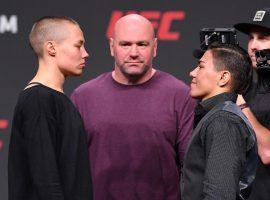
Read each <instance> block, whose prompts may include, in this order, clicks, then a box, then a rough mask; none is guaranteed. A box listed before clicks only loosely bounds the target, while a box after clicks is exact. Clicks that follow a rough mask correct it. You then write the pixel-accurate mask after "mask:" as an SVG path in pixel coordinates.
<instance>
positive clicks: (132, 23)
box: [113, 14, 155, 38]
mask: <svg viewBox="0 0 270 200" xmlns="http://www.w3.org/2000/svg"><path fill="white" fill-rule="evenodd" d="M125 27H129V28H130V29H131V28H133V29H134V31H136V30H138V29H144V30H145V31H146V32H148V34H151V35H152V38H155V32H154V28H153V25H152V23H151V22H150V21H149V20H148V19H146V18H145V17H143V16H141V15H138V14H129V15H125V16H124V17H121V18H120V19H119V20H118V21H117V22H116V23H115V26H114V32H113V38H116V37H117V36H118V34H119V31H122V30H124V28H125Z"/></svg>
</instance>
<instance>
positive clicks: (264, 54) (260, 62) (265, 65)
mask: <svg viewBox="0 0 270 200" xmlns="http://www.w3.org/2000/svg"><path fill="white" fill-rule="evenodd" d="M255 56H256V62H257V68H258V69H270V64H269V63H270V49H263V50H260V51H256V52H255Z"/></svg>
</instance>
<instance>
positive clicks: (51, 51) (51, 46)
mask: <svg viewBox="0 0 270 200" xmlns="http://www.w3.org/2000/svg"><path fill="white" fill-rule="evenodd" d="M45 51H46V52H47V53H48V55H50V56H55V54H56V48H55V43H54V42H53V41H47V42H46V44H45Z"/></svg>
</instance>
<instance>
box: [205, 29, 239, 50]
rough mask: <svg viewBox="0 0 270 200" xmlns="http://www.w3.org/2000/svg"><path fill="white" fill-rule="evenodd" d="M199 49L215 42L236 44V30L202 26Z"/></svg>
mask: <svg viewBox="0 0 270 200" xmlns="http://www.w3.org/2000/svg"><path fill="white" fill-rule="evenodd" d="M200 41H201V49H202V50H206V49H207V47H208V46H209V45H210V44H211V43H213V42H217V43H219V44H231V45H238V44H239V43H238V40H237V35H236V30H235V29H234V28H203V29H202V30H201V31H200Z"/></svg>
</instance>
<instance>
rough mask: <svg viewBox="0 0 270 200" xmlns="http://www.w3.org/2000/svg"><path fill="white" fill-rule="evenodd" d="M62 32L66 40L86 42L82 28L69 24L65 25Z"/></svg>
mask: <svg viewBox="0 0 270 200" xmlns="http://www.w3.org/2000/svg"><path fill="white" fill-rule="evenodd" d="M62 31H63V34H64V36H65V39H78V40H84V37H83V32H82V30H81V28H80V27H79V26H78V25H76V24H72V23H67V24H65V28H64V29H63V30H62Z"/></svg>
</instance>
